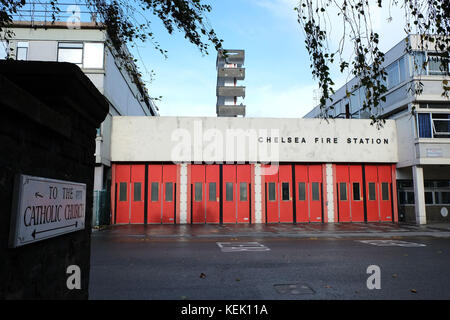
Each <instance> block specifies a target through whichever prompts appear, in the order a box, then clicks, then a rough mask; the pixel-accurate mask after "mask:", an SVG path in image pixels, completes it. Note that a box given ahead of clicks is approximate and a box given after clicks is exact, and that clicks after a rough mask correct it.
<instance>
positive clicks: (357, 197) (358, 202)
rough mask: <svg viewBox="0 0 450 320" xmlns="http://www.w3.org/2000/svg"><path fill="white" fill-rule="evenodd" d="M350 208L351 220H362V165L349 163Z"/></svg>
mask: <svg viewBox="0 0 450 320" xmlns="http://www.w3.org/2000/svg"><path fill="white" fill-rule="evenodd" d="M349 177H350V186H349V187H350V196H351V197H350V199H351V200H350V210H351V219H352V222H364V202H363V197H364V195H363V192H362V166H361V165H355V164H352V165H349Z"/></svg>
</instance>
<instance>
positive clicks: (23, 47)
mask: <svg viewBox="0 0 450 320" xmlns="http://www.w3.org/2000/svg"><path fill="white" fill-rule="evenodd" d="M16 50H17V51H16V60H27V57H28V42H20V41H19V42H17V49H16Z"/></svg>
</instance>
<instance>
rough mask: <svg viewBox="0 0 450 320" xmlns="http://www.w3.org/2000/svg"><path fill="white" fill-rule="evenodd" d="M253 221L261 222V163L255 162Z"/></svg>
mask: <svg viewBox="0 0 450 320" xmlns="http://www.w3.org/2000/svg"><path fill="white" fill-rule="evenodd" d="M254 183H255V223H262V195H261V164H259V163H256V164H255V181H254Z"/></svg>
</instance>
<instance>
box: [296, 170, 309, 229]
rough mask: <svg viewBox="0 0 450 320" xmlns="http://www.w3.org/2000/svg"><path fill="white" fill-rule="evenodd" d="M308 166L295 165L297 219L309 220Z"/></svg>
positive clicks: (301, 220)
mask: <svg viewBox="0 0 450 320" xmlns="http://www.w3.org/2000/svg"><path fill="white" fill-rule="evenodd" d="M308 185H309V183H308V166H307V165H299V164H296V165H295V188H296V199H295V205H296V215H297V217H296V221H297V222H309V206H308V205H309V203H308V202H309V199H308V198H309V197H308V194H309V191H308Z"/></svg>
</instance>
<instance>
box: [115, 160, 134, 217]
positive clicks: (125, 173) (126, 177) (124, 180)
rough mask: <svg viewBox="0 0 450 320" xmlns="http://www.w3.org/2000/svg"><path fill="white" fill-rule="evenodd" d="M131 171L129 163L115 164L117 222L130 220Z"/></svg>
mask: <svg viewBox="0 0 450 320" xmlns="http://www.w3.org/2000/svg"><path fill="white" fill-rule="evenodd" d="M130 173H131V168H130V166H129V165H116V166H115V180H116V181H115V183H116V187H117V192H116V212H115V223H129V222H130Z"/></svg>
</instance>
